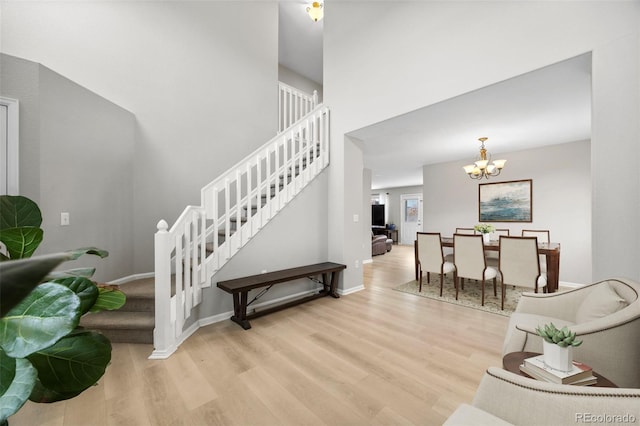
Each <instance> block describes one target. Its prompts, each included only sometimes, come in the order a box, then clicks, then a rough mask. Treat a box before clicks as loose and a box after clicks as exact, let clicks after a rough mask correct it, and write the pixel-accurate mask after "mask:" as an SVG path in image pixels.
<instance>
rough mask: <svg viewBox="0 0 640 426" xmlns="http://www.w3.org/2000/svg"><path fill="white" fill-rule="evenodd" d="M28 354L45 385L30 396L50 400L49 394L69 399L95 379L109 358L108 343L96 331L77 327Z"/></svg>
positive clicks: (105, 366)
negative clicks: (51, 344) (50, 343)
mask: <svg viewBox="0 0 640 426" xmlns="http://www.w3.org/2000/svg"><path fill="white" fill-rule="evenodd" d="M28 358H29V361H31V363H32V364H33V365H34V367H35V368H36V370H38V379H39V380H40V384H41V385H42V388H44V389H40V388H39V389H38V390H37V392H36V393H35V394H32V396H31V398H30V399H31V400H32V401H34V402H53V401H52V400H50V398H56V399H54V400H55V401H58V400H60V399H59V398H61V399H68V398H71V397H73V396H75V395H77V394H78V393H80V392H82V391H84V390H85V389H87V388H88V387H90V386H93V385H95V384H96V383H97V382H98V380H99V379H100V378H101V377H102V376H103V375H104V372H105V370H106V368H107V365H109V362H111V343H110V342H109V339H107V338H106V337H104V336H103V335H102V334H100V333H98V332H95V331H87V330H76V331H75V332H74V333H72V334H71V335H69V336H66V337H63V338H62V339H60V340H59V341H58V342H57V343H55V344H54V345H53V346H50V347H48V348H46V349H43V350H40V351H38V352H36V353H33V354H31V355H30V356H29V357H28ZM45 390H46V391H45ZM42 398H44V399H45V400H42Z"/></svg>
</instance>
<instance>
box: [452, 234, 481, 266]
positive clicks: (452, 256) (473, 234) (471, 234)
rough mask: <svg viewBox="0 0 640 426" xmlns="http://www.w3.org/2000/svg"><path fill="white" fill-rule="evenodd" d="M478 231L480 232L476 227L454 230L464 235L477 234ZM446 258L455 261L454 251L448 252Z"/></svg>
mask: <svg viewBox="0 0 640 426" xmlns="http://www.w3.org/2000/svg"><path fill="white" fill-rule="evenodd" d="M477 233H478V232H476V230H475V228H456V232H454V234H464V235H476V234H477ZM444 259H445V260H446V261H447V262H453V251H451V252H449V253H446V254H445V256H444Z"/></svg>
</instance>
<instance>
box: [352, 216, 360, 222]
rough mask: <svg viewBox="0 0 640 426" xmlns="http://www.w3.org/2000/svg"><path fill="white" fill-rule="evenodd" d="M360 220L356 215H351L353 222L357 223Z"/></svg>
mask: <svg viewBox="0 0 640 426" xmlns="http://www.w3.org/2000/svg"><path fill="white" fill-rule="evenodd" d="M359 220H360V216H358V215H357V214H354V215H353V221H354V222H358V221H359Z"/></svg>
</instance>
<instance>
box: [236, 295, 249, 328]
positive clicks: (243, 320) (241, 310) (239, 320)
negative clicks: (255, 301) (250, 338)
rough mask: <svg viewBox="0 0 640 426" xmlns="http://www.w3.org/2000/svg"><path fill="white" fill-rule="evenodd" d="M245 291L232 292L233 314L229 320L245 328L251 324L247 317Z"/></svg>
mask: <svg viewBox="0 0 640 426" xmlns="http://www.w3.org/2000/svg"><path fill="white" fill-rule="evenodd" d="M247 293H248V292H246V291H243V292H240V293H239V294H238V293H233V316H232V317H231V321H233V322H235V323H236V324H238V325H239V326H240V327H242V328H244V329H245V330H249V329H250V328H251V324H250V323H249V320H248V319H247Z"/></svg>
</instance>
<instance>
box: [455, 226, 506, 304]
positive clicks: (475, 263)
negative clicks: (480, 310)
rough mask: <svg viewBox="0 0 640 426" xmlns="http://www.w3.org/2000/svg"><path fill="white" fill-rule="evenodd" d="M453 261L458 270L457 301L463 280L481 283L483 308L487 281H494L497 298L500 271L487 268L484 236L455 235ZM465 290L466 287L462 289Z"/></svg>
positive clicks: (494, 293)
mask: <svg viewBox="0 0 640 426" xmlns="http://www.w3.org/2000/svg"><path fill="white" fill-rule="evenodd" d="M453 259H454V262H453V263H454V265H455V268H456V277H455V278H456V280H455V284H456V300H457V299H458V291H459V288H460V287H462V279H463V278H471V279H474V280H478V281H480V282H481V284H480V285H481V286H482V287H481V290H482V306H484V284H485V281H487V280H490V279H493V295H494V296H497V291H496V277H497V275H498V271H497V270H496V269H495V268H492V267H490V266H487V260H486V258H485V252H484V243H483V242H482V235H480V234H478V235H465V234H454V235H453ZM462 288H463V289H464V287H462Z"/></svg>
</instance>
